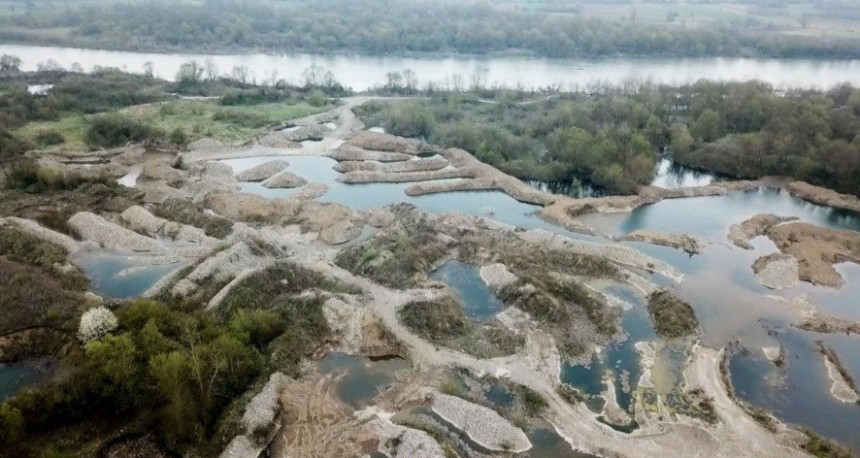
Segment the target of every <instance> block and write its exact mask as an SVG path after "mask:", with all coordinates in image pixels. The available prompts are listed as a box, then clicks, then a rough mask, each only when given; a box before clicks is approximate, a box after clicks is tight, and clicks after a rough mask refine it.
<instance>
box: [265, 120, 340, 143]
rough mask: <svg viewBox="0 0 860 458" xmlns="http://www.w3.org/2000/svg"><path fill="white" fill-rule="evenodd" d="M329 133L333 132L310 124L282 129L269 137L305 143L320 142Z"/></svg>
mask: <svg viewBox="0 0 860 458" xmlns="http://www.w3.org/2000/svg"><path fill="white" fill-rule="evenodd" d="M329 132H331V129H329V128H328V127H326V126H325V125H323V124H309V125H306V126H295V127H290V128H287V129H282V130H279V131H276V132H272V133H271V134H269V135H277V137H278V138H280V139H283V140H287V141H292V142H303V141H305V140H320V139H322V138H323V137H325V136H326V135H328V134H329ZM269 135H267V136H269Z"/></svg>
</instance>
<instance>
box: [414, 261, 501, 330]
mask: <svg viewBox="0 0 860 458" xmlns="http://www.w3.org/2000/svg"><path fill="white" fill-rule="evenodd" d="M429 277H430V279H431V280H435V281H441V282H443V283H445V284H447V285H448V286H450V287H451V289H453V290H454V291H455V292H456V293H457V295H459V296H460V304H462V306H463V310H464V311H465V312H466V315H468V316H469V318H472V319H475V320H482V321H483V320H489V319H491V318H492V317H494V316H496V314H497V313H499V312H500V311H502V308H503V307H504V305H503V304H502V301H500V300H499V299H498V298H497V297H496V295H495V294H493V291H492V290H490V287H489V286H487V284H486V283H484V280H483V279H481V271H480V269H479V268H478V267H476V266H473V265H471V264H466V263H464V262H460V261H456V260H453V261H448V262H446V263H445V264H442V265H441V266H439V267H438V268H437V269H436V270H434V271H433V272H430V275H429Z"/></svg>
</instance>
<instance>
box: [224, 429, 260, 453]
mask: <svg viewBox="0 0 860 458" xmlns="http://www.w3.org/2000/svg"><path fill="white" fill-rule="evenodd" d="M264 448H265V447H260V446H258V445H257V444H255V443H254V441H253V440H252V439H251V438H250V437H248V436H246V435H245V434H240V435H238V436H236V437H234V438H233V440H231V441H230V443H229V444H227V448H225V449H224V451H223V452H221V455H220V458H257V457H258V456H260V453H262V451H263V449H264Z"/></svg>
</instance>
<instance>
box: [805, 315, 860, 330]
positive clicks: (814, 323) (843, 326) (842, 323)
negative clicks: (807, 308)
mask: <svg viewBox="0 0 860 458" xmlns="http://www.w3.org/2000/svg"><path fill="white" fill-rule="evenodd" d="M794 326H795V327H797V328H800V329H803V330H806V331H813V332H820V333H824V334H831V333H843V332H844V333H846V334H860V321H850V320H846V319H843V318H837V317H834V316H829V315H823V314H821V313H819V312H817V311H813V313H811V314H807V316H806V317H804V319H803V320H802V321H801V322H800V323H797V324H795V325H794Z"/></svg>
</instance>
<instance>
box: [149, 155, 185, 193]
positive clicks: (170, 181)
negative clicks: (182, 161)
mask: <svg viewBox="0 0 860 458" xmlns="http://www.w3.org/2000/svg"><path fill="white" fill-rule="evenodd" d="M153 181H160V182H163V183H164V184H166V185H167V186H170V187H171V188H177V189H178V188H181V187H183V186H185V185H186V184H187V183H188V178H187V174H186V173H185V172H184V171H182V170H180V169H176V168H173V167H171V165H170V164H168V163H167V162H164V161H148V162H146V163H145V164H144V165H143V169H142V170H141V171H140V176H139V177H138V178H137V182H138V183H142V182H153Z"/></svg>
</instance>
